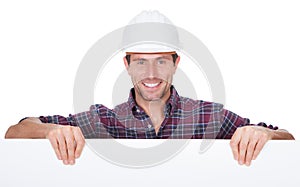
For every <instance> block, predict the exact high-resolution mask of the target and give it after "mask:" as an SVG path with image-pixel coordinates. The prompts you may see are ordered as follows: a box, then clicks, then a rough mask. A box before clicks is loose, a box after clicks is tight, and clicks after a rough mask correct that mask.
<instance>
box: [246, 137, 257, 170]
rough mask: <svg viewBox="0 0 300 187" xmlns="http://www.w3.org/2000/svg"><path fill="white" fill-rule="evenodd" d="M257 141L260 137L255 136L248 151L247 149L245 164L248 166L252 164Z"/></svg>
mask: <svg viewBox="0 0 300 187" xmlns="http://www.w3.org/2000/svg"><path fill="white" fill-rule="evenodd" d="M257 142H258V138H256V137H254V138H253V139H252V140H251V141H250V142H249V144H248V147H247V151H246V159H245V164H246V165H247V166H250V164H251V161H252V157H253V153H254V150H255V148H256V145H257Z"/></svg>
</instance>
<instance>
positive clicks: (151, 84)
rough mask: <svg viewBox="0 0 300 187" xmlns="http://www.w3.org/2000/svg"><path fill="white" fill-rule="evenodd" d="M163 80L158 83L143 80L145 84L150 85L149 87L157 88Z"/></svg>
mask: <svg viewBox="0 0 300 187" xmlns="http://www.w3.org/2000/svg"><path fill="white" fill-rule="evenodd" d="M160 83H161V82H158V83H145V82H143V85H144V86H146V87H148V88H155V87H157V86H158V85H159V84H160Z"/></svg>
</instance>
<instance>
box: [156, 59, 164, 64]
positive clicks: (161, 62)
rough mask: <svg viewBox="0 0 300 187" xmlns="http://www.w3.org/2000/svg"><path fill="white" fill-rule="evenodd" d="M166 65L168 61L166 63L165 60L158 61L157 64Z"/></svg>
mask: <svg viewBox="0 0 300 187" xmlns="http://www.w3.org/2000/svg"><path fill="white" fill-rule="evenodd" d="M165 63H166V61H164V60H159V61H157V64H165Z"/></svg>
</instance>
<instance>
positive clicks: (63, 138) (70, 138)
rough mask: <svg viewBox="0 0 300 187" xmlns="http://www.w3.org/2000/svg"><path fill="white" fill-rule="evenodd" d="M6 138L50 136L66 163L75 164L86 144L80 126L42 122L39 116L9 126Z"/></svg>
mask: <svg viewBox="0 0 300 187" xmlns="http://www.w3.org/2000/svg"><path fill="white" fill-rule="evenodd" d="M5 138H48V139H49V141H50V143H51V145H52V147H53V149H54V151H55V153H56V156H57V158H58V159H59V160H63V163H64V164H74V163H75V158H79V156H80V154H81V152H82V150H83V147H84V144H85V140H84V137H83V135H82V132H81V130H80V128H79V127H74V126H69V125H58V124H52V123H42V121H41V120H40V119H39V118H27V119H25V120H23V121H21V122H20V123H18V124H16V125H13V126H11V127H9V129H8V130H7V132H6V134H5Z"/></svg>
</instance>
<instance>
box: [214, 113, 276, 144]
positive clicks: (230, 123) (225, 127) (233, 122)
mask: <svg viewBox="0 0 300 187" xmlns="http://www.w3.org/2000/svg"><path fill="white" fill-rule="evenodd" d="M221 121H222V125H221V129H220V133H219V134H218V136H217V138H221V139H230V138H231V137H232V136H233V134H234V132H235V131H236V129H237V128H239V127H244V126H250V125H254V126H263V127H266V128H269V129H273V130H277V129H278V127H277V126H275V127H273V125H266V123H264V122H260V123H258V124H251V123H250V120H249V119H248V118H243V117H241V116H239V115H237V114H235V113H233V112H231V111H229V110H226V109H223V111H222V120H221Z"/></svg>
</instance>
